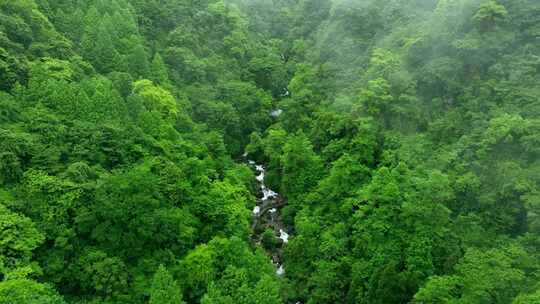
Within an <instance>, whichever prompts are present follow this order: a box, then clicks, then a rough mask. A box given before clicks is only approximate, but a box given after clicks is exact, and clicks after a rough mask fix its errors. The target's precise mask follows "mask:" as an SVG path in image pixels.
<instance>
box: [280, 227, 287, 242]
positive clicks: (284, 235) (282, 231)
mask: <svg viewBox="0 0 540 304" xmlns="http://www.w3.org/2000/svg"><path fill="white" fill-rule="evenodd" d="M279 238H280V239H281V240H282V241H283V243H285V244H287V243H288V242H289V234H288V233H287V232H285V230H283V229H279Z"/></svg>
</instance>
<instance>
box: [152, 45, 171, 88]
mask: <svg viewBox="0 0 540 304" xmlns="http://www.w3.org/2000/svg"><path fill="white" fill-rule="evenodd" d="M150 80H152V81H153V82H155V83H156V84H158V85H161V86H165V87H167V86H169V85H170V81H169V74H168V72H167V66H166V65H165V62H164V61H163V58H161V55H159V53H156V54H155V55H154V59H152V66H151V68H150Z"/></svg>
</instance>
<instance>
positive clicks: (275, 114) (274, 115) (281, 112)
mask: <svg viewBox="0 0 540 304" xmlns="http://www.w3.org/2000/svg"><path fill="white" fill-rule="evenodd" d="M281 114H283V110H282V109H277V110H274V111H272V112H270V116H272V117H279V116H280V115H281Z"/></svg>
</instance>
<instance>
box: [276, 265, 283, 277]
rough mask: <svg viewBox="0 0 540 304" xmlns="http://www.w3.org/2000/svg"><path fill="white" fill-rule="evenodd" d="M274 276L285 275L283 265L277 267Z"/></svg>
mask: <svg viewBox="0 0 540 304" xmlns="http://www.w3.org/2000/svg"><path fill="white" fill-rule="evenodd" d="M276 274H277V275H278V276H282V275H284V274H285V268H283V265H279V267H278V269H277V270H276Z"/></svg>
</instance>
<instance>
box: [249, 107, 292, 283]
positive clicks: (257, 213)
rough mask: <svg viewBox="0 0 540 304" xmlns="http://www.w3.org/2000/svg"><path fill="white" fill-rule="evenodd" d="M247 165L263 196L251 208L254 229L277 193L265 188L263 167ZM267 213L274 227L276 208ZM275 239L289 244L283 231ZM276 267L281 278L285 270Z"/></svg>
mask: <svg viewBox="0 0 540 304" xmlns="http://www.w3.org/2000/svg"><path fill="white" fill-rule="evenodd" d="M280 114H281V112H280ZM248 163H249V164H250V165H251V166H254V167H255V170H256V171H257V172H258V175H257V176H256V179H257V181H258V182H259V183H260V184H261V192H262V194H263V196H262V198H261V201H260V203H259V205H257V206H255V207H254V208H253V212H252V213H253V217H254V219H255V222H254V226H253V227H255V226H256V225H257V220H258V219H259V218H260V217H261V216H262V215H263V213H264V212H265V208H268V206H269V204H271V203H272V202H271V200H273V199H276V198H278V196H279V194H278V193H277V192H275V191H273V190H272V189H269V188H268V187H267V186H266V184H265V183H264V178H265V173H266V171H265V168H264V166H262V165H258V164H256V163H255V161H253V160H248ZM268 212H270V214H271V223H272V224H271V225H272V226H273V225H275V216H276V214H277V212H278V210H277V208H276V207H273V208H271V209H269V210H268ZM273 227H274V229H277V228H276V226H273ZM278 227H279V226H278ZM277 238H279V239H281V240H282V241H283V243H284V244H286V243H288V242H289V234H288V233H287V232H286V231H285V230H283V229H279V236H278V237H277ZM276 267H277V270H276V274H277V275H278V276H283V275H284V274H285V268H284V267H283V265H282V264H277V266H276Z"/></svg>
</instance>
